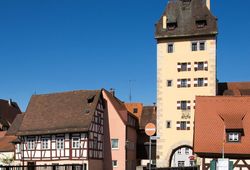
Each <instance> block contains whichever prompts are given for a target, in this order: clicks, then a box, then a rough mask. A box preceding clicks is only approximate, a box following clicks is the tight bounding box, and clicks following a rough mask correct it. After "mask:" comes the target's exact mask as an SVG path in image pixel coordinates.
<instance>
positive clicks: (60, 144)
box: [56, 138, 64, 149]
mask: <svg viewBox="0 0 250 170" xmlns="http://www.w3.org/2000/svg"><path fill="white" fill-rule="evenodd" d="M56 149H64V139H63V138H57V139H56Z"/></svg>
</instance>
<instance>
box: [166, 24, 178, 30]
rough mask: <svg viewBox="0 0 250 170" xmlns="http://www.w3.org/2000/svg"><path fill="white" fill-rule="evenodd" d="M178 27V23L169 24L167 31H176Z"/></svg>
mask: <svg viewBox="0 0 250 170" xmlns="http://www.w3.org/2000/svg"><path fill="white" fill-rule="evenodd" d="M176 27H177V22H170V23H167V29H168V30H169V31H172V30H174V29H175V28H176Z"/></svg>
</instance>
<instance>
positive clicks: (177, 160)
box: [169, 145, 195, 167]
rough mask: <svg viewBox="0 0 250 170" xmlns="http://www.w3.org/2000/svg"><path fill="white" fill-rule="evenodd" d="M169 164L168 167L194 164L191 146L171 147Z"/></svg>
mask: <svg viewBox="0 0 250 170" xmlns="http://www.w3.org/2000/svg"><path fill="white" fill-rule="evenodd" d="M169 165H170V167H184V166H185V167H187V166H194V165H195V162H194V155H193V149H192V147H191V146H188V145H182V146H179V147H177V148H175V149H173V151H172V153H171V155H170V159H169Z"/></svg>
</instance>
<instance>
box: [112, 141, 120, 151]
mask: <svg viewBox="0 0 250 170" xmlns="http://www.w3.org/2000/svg"><path fill="white" fill-rule="evenodd" d="M118 143H119V141H118V139H111V147H112V149H118V148H119V144H118Z"/></svg>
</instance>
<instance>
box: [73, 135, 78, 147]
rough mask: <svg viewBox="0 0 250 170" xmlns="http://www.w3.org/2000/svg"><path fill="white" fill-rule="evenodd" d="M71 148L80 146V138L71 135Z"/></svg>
mask: <svg viewBox="0 0 250 170" xmlns="http://www.w3.org/2000/svg"><path fill="white" fill-rule="evenodd" d="M72 148H80V138H79V137H72Z"/></svg>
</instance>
